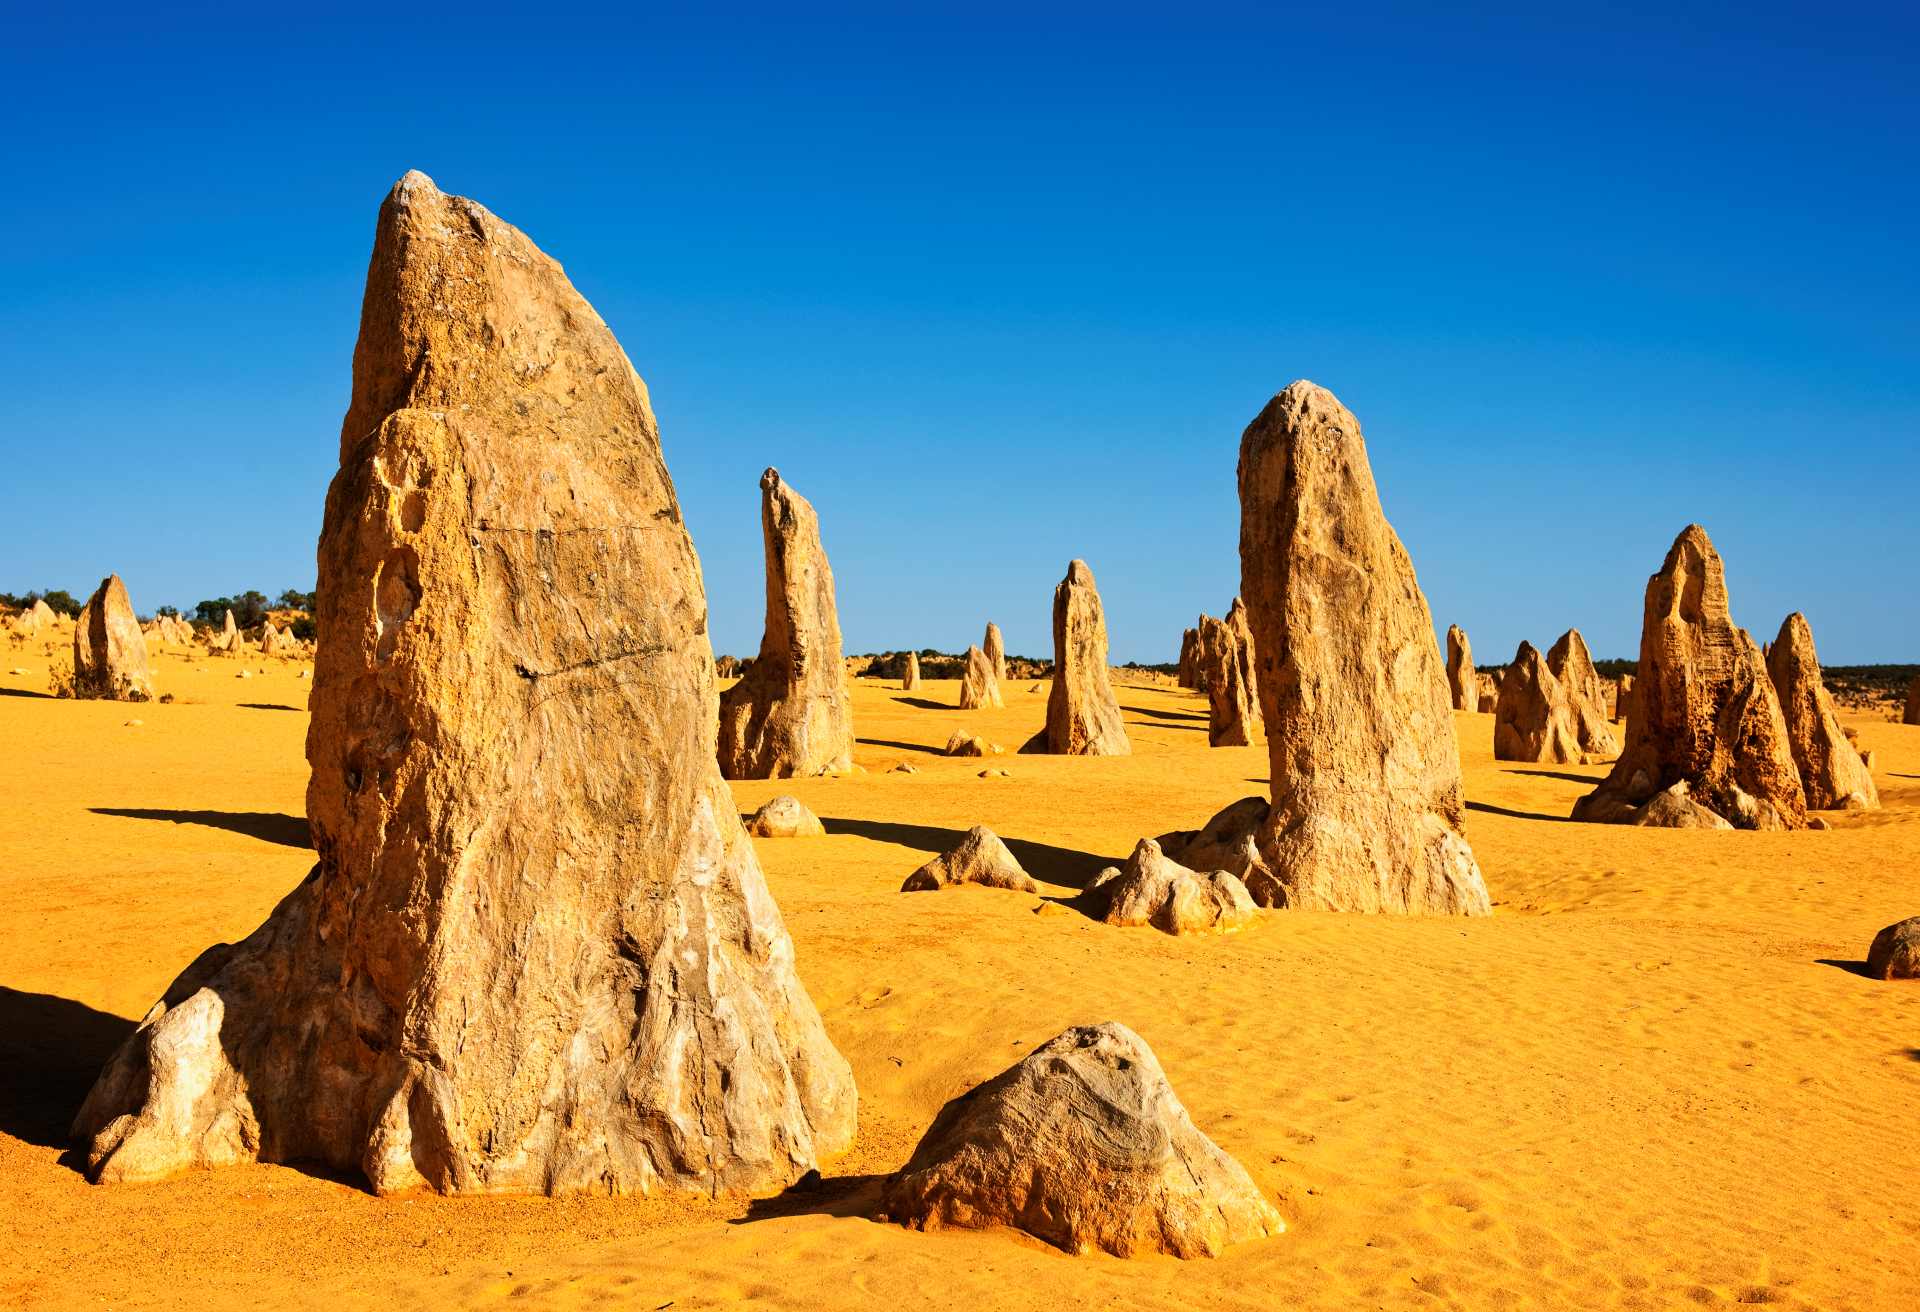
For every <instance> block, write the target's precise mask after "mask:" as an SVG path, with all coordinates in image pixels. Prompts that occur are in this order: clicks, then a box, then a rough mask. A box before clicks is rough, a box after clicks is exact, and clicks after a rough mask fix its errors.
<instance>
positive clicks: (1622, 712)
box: [1613, 674, 1633, 724]
mask: <svg viewBox="0 0 1920 1312" xmlns="http://www.w3.org/2000/svg"><path fill="white" fill-rule="evenodd" d="M1614 684H1615V686H1616V688H1617V689H1618V691H1616V692H1615V693H1614V695H1613V718H1614V719H1616V720H1618V721H1620V722H1621V723H1623V724H1624V723H1625V722H1626V719H1627V714H1628V703H1629V702H1630V701H1631V700H1632V698H1633V676H1632V675H1631V674H1623V675H1621V676H1620V677H1619V678H1617V679H1615V680H1614Z"/></svg>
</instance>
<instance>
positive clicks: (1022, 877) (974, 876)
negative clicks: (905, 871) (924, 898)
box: [900, 825, 1040, 893]
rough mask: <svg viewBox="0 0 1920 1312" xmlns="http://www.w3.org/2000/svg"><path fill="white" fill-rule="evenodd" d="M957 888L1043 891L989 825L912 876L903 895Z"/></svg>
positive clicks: (974, 830) (973, 831) (977, 828)
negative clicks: (980, 886) (977, 885)
mask: <svg viewBox="0 0 1920 1312" xmlns="http://www.w3.org/2000/svg"><path fill="white" fill-rule="evenodd" d="M954 884H984V885H985V886H986V887H988V888H1011V889H1015V890H1017V891H1018V892H1022V893H1038V892H1039V891H1040V886H1039V885H1038V884H1036V883H1034V882H1033V876H1031V875H1029V874H1028V873H1027V872H1026V871H1025V870H1023V869H1021V867H1020V863H1019V862H1018V861H1016V860H1015V859H1014V856H1013V853H1011V852H1009V851H1008V850H1007V845H1006V844H1005V843H1003V842H1001V841H1000V838H999V835H997V834H995V833H994V832H993V831H992V830H991V829H988V828H987V827H986V826H985V825H975V826H974V827H973V828H971V829H969V830H967V834H966V837H964V838H962V839H961V840H960V842H959V843H958V844H957V845H955V846H954V847H953V848H952V849H951V850H950V851H947V852H943V853H942V854H941V855H939V856H937V857H935V858H934V859H933V860H931V861H929V862H927V863H926V864H925V865H923V866H921V867H920V868H919V869H918V870H916V871H914V872H913V873H912V874H910V875H908V876H907V882H906V883H904V884H902V885H900V891H901V892H902V893H922V892H926V891H928V890H931V889H939V888H947V887H949V886H951V885H954Z"/></svg>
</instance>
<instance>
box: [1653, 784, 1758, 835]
mask: <svg viewBox="0 0 1920 1312" xmlns="http://www.w3.org/2000/svg"><path fill="white" fill-rule="evenodd" d="M1627 823H1628V824H1631V825H1638V826H1640V827H1641V828H1643V829H1731V828H1733V826H1732V825H1730V824H1728V823H1727V822H1726V821H1725V820H1722V819H1721V818H1720V817H1719V816H1718V815H1715V814H1714V813H1713V812H1712V811H1709V810H1708V809H1707V808H1706V807H1704V806H1701V805H1700V804H1699V803H1698V802H1696V801H1694V800H1693V796H1692V792H1691V790H1690V789H1689V788H1688V787H1687V781H1686V780H1685V779H1682V780H1680V781H1678V782H1677V783H1675V784H1674V785H1673V786H1672V787H1671V788H1666V789H1662V790H1661V791H1660V792H1657V793H1655V794H1654V795H1653V797H1652V799H1651V800H1650V801H1648V802H1647V804H1646V805H1645V806H1643V807H1641V808H1640V809H1639V810H1637V811H1635V812H1634V813H1633V815H1632V816H1631V817H1629V818H1628V820H1627Z"/></svg>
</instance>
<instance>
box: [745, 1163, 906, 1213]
mask: <svg viewBox="0 0 1920 1312" xmlns="http://www.w3.org/2000/svg"><path fill="white" fill-rule="evenodd" d="M886 1181H887V1177H886V1176H884V1175H837V1176H828V1177H822V1176H821V1174H820V1172H818V1171H808V1172H807V1173H806V1174H805V1175H803V1176H801V1177H800V1178H799V1179H798V1180H795V1181H794V1182H793V1183H792V1184H790V1185H788V1186H787V1187H786V1188H785V1189H783V1190H782V1191H780V1192H779V1193H777V1194H775V1195H774V1196H773V1197H771V1198H755V1199H753V1200H752V1201H751V1202H749V1203H748V1204H747V1212H746V1215H745V1216H741V1217H737V1218H735V1219H734V1220H732V1221H729V1222H728V1223H727V1224H729V1225H752V1224H753V1223H754V1222H755V1221H776V1220H780V1219H781V1218H783V1217H789V1216H831V1217H837V1218H840V1219H846V1218H849V1217H859V1218H863V1219H865V1218H870V1217H872V1216H873V1215H874V1214H875V1213H877V1212H878V1211H879V1210H880V1186H881V1185H883V1184H885V1183H886Z"/></svg>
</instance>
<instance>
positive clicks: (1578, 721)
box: [1547, 629, 1620, 761]
mask: <svg viewBox="0 0 1920 1312" xmlns="http://www.w3.org/2000/svg"><path fill="white" fill-rule="evenodd" d="M1547 668H1548V669H1549V670H1551V671H1553V677H1554V678H1556V679H1558V680H1559V681H1560V686H1561V687H1562V688H1564V689H1566V692H1567V701H1568V706H1569V709H1570V710H1571V712H1572V715H1573V736H1574V741H1576V742H1578V743H1579V744H1580V750H1581V751H1582V752H1584V753H1585V754H1586V756H1587V759H1588V760H1591V761H1606V760H1611V759H1613V758H1614V757H1616V756H1618V755H1619V754H1620V740H1619V739H1618V738H1616V737H1614V736H1613V723H1612V721H1613V715H1612V712H1610V711H1609V710H1608V709H1607V681H1606V680H1605V679H1602V678H1601V677H1600V671H1598V670H1596V669H1594V668H1593V654H1592V653H1591V652H1589V651H1588V650H1587V640H1586V639H1585V638H1583V637H1581V636H1580V630H1578V629H1568V630H1567V631H1566V632H1565V633H1563V634H1561V635H1560V640H1559V641H1558V642H1556V643H1554V644H1553V648H1552V650H1550V651H1549V652H1548V653H1547Z"/></svg>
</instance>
